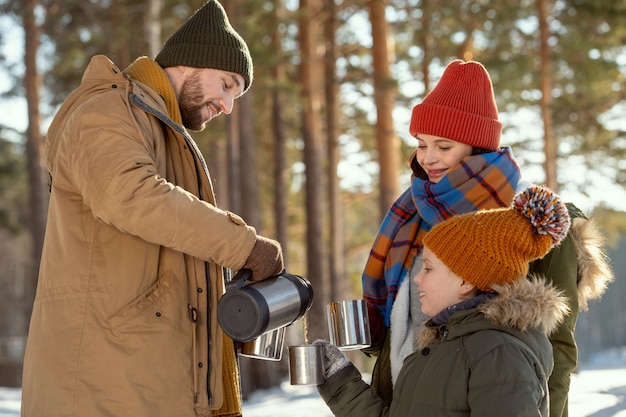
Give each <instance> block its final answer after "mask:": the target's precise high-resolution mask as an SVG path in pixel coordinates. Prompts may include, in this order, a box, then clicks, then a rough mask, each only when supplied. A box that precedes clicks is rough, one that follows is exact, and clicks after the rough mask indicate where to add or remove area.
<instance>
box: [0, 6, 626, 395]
mask: <svg viewBox="0 0 626 417" xmlns="http://www.w3.org/2000/svg"><path fill="white" fill-rule="evenodd" d="M203 2H204V0H189V1H185V2H179V1H172V0H91V1H83V0H0V11H1V15H0V29H2V30H0V71H1V73H2V76H1V77H0V94H2V96H3V100H2V101H0V108H1V111H0V375H2V377H1V378H0V385H19V383H20V366H21V354H22V350H23V343H24V340H25V336H26V331H27V326H28V320H29V316H30V309H31V308H32V299H33V296H34V288H35V286H36V279H37V267H38V263H39V259H38V256H39V253H40V247H41V242H42V239H43V230H44V227H45V211H46V204H47V186H46V178H47V175H46V172H45V167H44V164H43V156H44V155H43V152H44V151H43V146H42V144H43V138H44V137H45V132H46V129H47V125H48V123H49V121H50V119H51V117H52V116H53V115H54V112H55V110H56V108H57V107H58V105H59V104H60V103H61V102H62V101H63V99H64V98H65V97H66V96H67V95H68V93H69V92H70V91H71V90H72V89H73V88H75V87H76V86H77V85H78V84H79V83H80V78H81V76H82V73H83V71H84V69H85V67H86V66H87V64H88V62H89V60H90V59H91V57H92V56H93V55H96V54H101V53H103V54H106V55H107V56H109V57H110V58H111V59H112V60H113V61H114V62H116V63H117V64H118V66H119V67H121V68H124V67H126V66H127V65H128V64H130V63H131V62H132V61H133V60H134V59H135V58H136V57H138V56H141V55H148V56H151V57H154V56H155V55H156V53H157V52H158V50H159V49H160V47H161V45H162V43H163V42H164V40H165V39H166V38H167V37H168V36H169V35H170V34H171V33H172V32H173V31H174V30H176V28H178V26H179V25H180V24H181V23H182V22H183V21H184V20H185V19H187V18H188V17H189V16H190V15H191V14H192V13H193V11H194V10H196V9H197V8H199V7H200V6H201V5H202V4H203ZM222 4H223V5H224V7H225V8H226V10H227V11H228V13H229V16H230V19H231V22H232V24H233V26H234V27H235V28H236V29H237V30H238V31H239V32H240V33H241V34H242V36H243V37H244V38H245V39H246V40H247V42H248V44H249V46H250V49H251V52H252V55H253V58H254V63H255V79H254V84H253V88H252V89H251V90H250V91H249V92H248V93H247V94H246V95H244V96H243V97H242V98H241V99H239V100H238V101H237V105H236V107H235V111H233V113H232V114H231V115H229V116H222V117H220V118H218V119H217V120H215V121H212V122H211V123H210V124H209V126H208V128H207V129H206V130H205V131H204V132H202V133H197V134H194V137H195V139H196V140H197V141H198V144H199V146H200V148H201V149H202V151H203V153H204V154H205V157H206V159H207V162H208V165H209V169H210V170H211V173H212V176H213V178H214V181H215V188H216V194H217V201H218V203H219V205H220V206H221V207H223V208H228V209H230V210H233V211H235V212H238V213H240V214H242V215H243V217H244V218H245V219H246V220H247V221H248V222H249V223H250V224H252V225H254V226H255V227H256V228H257V229H258V230H260V231H261V232H262V233H264V234H267V235H270V236H274V237H276V238H278V239H279V240H280V241H281V242H282V244H283V247H284V249H285V259H286V262H287V268H288V270H289V271H290V272H292V273H296V274H300V275H304V276H306V277H307V278H308V279H309V280H310V281H311V282H312V283H313V286H314V290H315V296H316V298H315V302H314V304H313V307H312V309H311V311H310V312H309V313H308V314H307V316H306V319H307V324H308V329H309V334H308V337H309V339H311V340H312V339H314V338H317V337H327V334H326V323H325V305H326V303H327V302H329V301H331V300H339V299H346V298H356V297H360V273H361V271H362V268H363V266H364V264H365V258H366V257H367V255H368V253H369V249H370V245H371V243H372V241H373V238H374V236H375V234H376V231H377V228H378V226H379V223H380V220H381V219H382V216H383V215H384V212H385V211H386V209H387V207H389V205H390V204H391V202H392V201H393V200H395V198H396V197H397V196H398V194H399V193H400V191H401V190H403V189H404V188H405V187H406V186H407V185H408V181H409V175H410V170H409V169H408V165H407V164H406V160H407V158H408V156H409V155H410V153H411V151H412V150H413V148H414V146H415V141H414V139H412V138H411V137H410V136H409V134H408V124H409V119H410V114H411V109H412V107H413V106H414V105H415V104H417V103H419V102H420V101H421V99H422V98H423V97H424V96H425V94H427V92H428V91H430V89H432V87H433V86H434V85H435V84H436V82H437V80H438V79H439V76H440V75H441V72H442V71H443V68H444V67H445V65H446V64H447V63H448V62H450V61H451V60H452V59H455V58H461V59H465V60H470V59H474V60H478V61H480V62H482V63H483V64H484V65H485V66H486V67H487V69H488V70H489V72H490V74H491V76H492V80H493V84H494V88H495V93H496V96H497V97H496V99H497V102H498V107H499V110H500V112H501V119H502V121H503V123H504V126H505V129H504V132H503V137H502V145H505V146H511V147H512V148H513V150H514V154H515V155H516V157H517V159H518V161H519V163H520V165H521V166H522V171H523V173H524V177H525V179H527V180H529V181H533V182H537V183H544V184H547V185H549V186H550V187H552V188H553V189H555V190H558V191H559V192H560V193H561V195H562V196H563V197H564V198H565V199H568V200H571V201H574V202H575V203H576V204H577V205H579V206H580V207H581V208H582V209H583V210H584V211H585V212H586V213H587V214H589V215H592V216H593V217H595V218H596V220H597V221H598V222H599V223H600V225H601V226H602V227H603V228H604V230H605V231H606V234H607V237H608V239H609V240H608V242H609V245H610V246H609V249H610V251H611V254H612V256H613V261H614V262H613V264H614V267H615V272H616V275H617V280H616V282H614V283H613V284H611V288H610V290H609V293H608V294H607V296H605V298H604V299H603V300H602V301H601V302H598V303H596V304H592V306H591V311H590V312H589V313H583V314H581V320H580V323H579V328H578V330H577V331H578V332H579V333H578V336H577V337H578V340H579V342H580V344H581V355H582V356H584V355H587V354H589V353H592V352H593V351H594V350H597V349H601V348H605V347H609V346H615V345H616V344H617V345H619V344H626V335H625V334H624V331H621V333H620V332H619V331H618V332H616V331H615V329H616V328H619V329H626V313H625V312H624V311H626V308H624V303H625V301H624V300H626V284H625V281H624V280H623V279H620V277H622V278H623V276H624V274H626V272H625V268H626V266H625V265H624V264H623V256H622V257H621V258H618V254H622V255H623V254H624V253H625V252H624V251H625V250H626V246H625V238H624V236H625V233H624V231H625V230H626V214H625V210H626V192H625V191H624V189H625V185H626V164H625V163H624V161H625V160H626V158H625V156H626V133H625V130H626V121H625V120H624V118H623V117H622V115H623V114H624V112H625V110H626V106H625V104H626V83H625V78H626V48H625V43H626V25H625V23H626V0H611V1H604V2H597V1H595V0H521V1H520V0H498V1H495V0H474V1H470V0H459V1H455V2H441V1H434V0H222ZM5 29H7V30H5ZM8 29H11V30H8ZM16 34H17V36H16ZM20 35H21V37H20ZM619 262H621V263H619ZM302 342H304V334H303V332H302V325H301V324H300V323H295V324H294V325H292V326H291V328H290V332H289V336H288V343H289V344H295V343H302ZM359 355H360V354H359V353H356V354H354V357H353V358H352V359H353V360H364V358H363V356H362V355H361V356H359ZM364 366H367V364H364ZM242 369H243V371H244V378H243V383H244V390H245V392H246V393H250V392H252V391H253V390H255V389H258V388H263V387H267V386H272V385H275V384H276V383H277V382H278V381H280V380H281V378H284V377H285V375H286V371H287V367H286V363H285V360H284V359H283V361H281V362H280V363H273V362H272V363H266V362H262V361H254V360H249V359H247V358H242Z"/></svg>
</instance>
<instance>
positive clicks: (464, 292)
mask: <svg viewBox="0 0 626 417" xmlns="http://www.w3.org/2000/svg"><path fill="white" fill-rule="evenodd" d="M477 292H478V289H477V288H476V286H475V285H474V284H471V283H469V282H467V281H463V282H461V285H460V286H459V294H460V295H461V296H463V297H466V296H474V295H475V294H476V293H477Z"/></svg>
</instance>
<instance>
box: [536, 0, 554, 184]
mask: <svg viewBox="0 0 626 417" xmlns="http://www.w3.org/2000/svg"><path fill="white" fill-rule="evenodd" d="M548 8H549V0H537V13H538V18H539V36H540V51H539V54H540V57H541V63H540V65H541V67H540V69H539V74H540V75H539V77H540V79H539V82H540V83H541V99H540V100H539V107H540V109H541V119H542V120H543V131H544V132H543V138H544V143H545V147H544V154H545V157H546V160H545V162H544V168H545V171H546V185H547V186H548V187H549V188H551V189H553V190H554V191H557V192H558V190H559V184H558V182H557V178H556V171H557V168H556V159H557V143H556V138H555V136H554V127H553V125H552V56H551V48H550V46H549V45H548V38H549V37H550V28H549V27H548V16H549V10H548Z"/></svg>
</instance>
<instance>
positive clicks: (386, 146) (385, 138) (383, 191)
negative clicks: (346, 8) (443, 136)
mask: <svg viewBox="0 0 626 417" xmlns="http://www.w3.org/2000/svg"><path fill="white" fill-rule="evenodd" d="M386 5H387V4H386V1H383V0H370V1H369V9H370V20H371V23H372V39H373V44H372V55H373V58H374V99H375V102H376V143H377V148H378V162H379V165H380V184H379V187H380V206H379V209H380V216H381V218H382V216H383V215H384V214H385V213H386V212H387V210H388V209H389V207H390V206H391V204H392V203H393V202H394V201H395V199H396V198H397V197H398V195H399V194H400V185H399V175H400V139H399V138H398V137H397V135H396V133H395V126H394V123H393V117H392V112H393V107H394V99H395V88H396V83H395V81H394V80H393V77H392V76H391V68H390V63H391V58H390V55H391V52H390V51H389V47H388V45H389V43H390V42H391V41H392V39H391V38H390V37H389V36H388V33H389V29H388V27H387V25H388V24H387V20H386V18H385V7H386Z"/></svg>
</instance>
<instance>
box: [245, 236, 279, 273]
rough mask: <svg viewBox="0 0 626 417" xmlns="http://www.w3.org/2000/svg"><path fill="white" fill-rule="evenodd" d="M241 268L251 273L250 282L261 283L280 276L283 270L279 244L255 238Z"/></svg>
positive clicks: (261, 237)
mask: <svg viewBox="0 0 626 417" xmlns="http://www.w3.org/2000/svg"><path fill="white" fill-rule="evenodd" d="M243 268H244V269H249V270H250V271H252V277H251V278H250V280H251V281H261V280H264V279H266V278H269V277H273V276H275V275H278V274H280V273H281V272H282V271H283V269H284V268H285V267H284V265H283V251H282V249H281V247H280V243H278V242H277V241H275V240H272V239H268V238H266V237H263V236H257V237H256V243H255V244H254V247H253V248H252V252H250V255H249V256H248V259H247V260H246V263H245V264H244V266H243Z"/></svg>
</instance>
